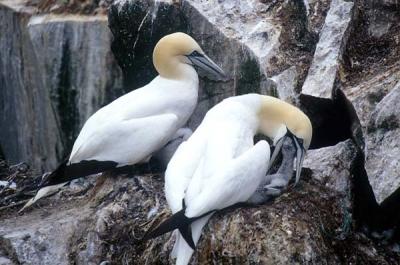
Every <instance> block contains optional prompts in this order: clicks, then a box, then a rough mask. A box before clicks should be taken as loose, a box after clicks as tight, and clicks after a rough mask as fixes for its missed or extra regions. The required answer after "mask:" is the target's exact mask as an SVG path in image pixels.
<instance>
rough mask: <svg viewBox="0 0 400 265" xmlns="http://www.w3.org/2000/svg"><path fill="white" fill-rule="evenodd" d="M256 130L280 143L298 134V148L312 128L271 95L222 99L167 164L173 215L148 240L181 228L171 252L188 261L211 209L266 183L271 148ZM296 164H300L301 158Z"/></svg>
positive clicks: (167, 188) (168, 196) (307, 139)
mask: <svg viewBox="0 0 400 265" xmlns="http://www.w3.org/2000/svg"><path fill="white" fill-rule="evenodd" d="M257 133H261V134H264V135H266V136H268V137H270V138H271V139H274V142H275V144H277V145H280V146H282V145H281V144H280V142H283V140H281V139H285V136H286V135H288V136H289V137H290V138H291V139H296V148H299V149H301V150H307V149H308V147H309V144H310V141H311V135H312V128H311V123H310V121H309V119H308V117H307V116H306V115H305V114H304V113H303V112H301V111H300V110H299V109H298V108H296V107H294V106H292V105H290V104H288V103H286V102H284V101H282V100H279V99H276V98H273V97H270V96H263V95H259V94H247V95H242V96H236V97H231V98H228V99H225V100H223V101H222V102H221V103H219V104H217V105H216V106H215V107H213V108H212V109H210V110H209V111H208V112H207V114H206V116H205V118H204V120H203V121H202V123H201V124H200V126H199V127H198V128H197V130H196V131H195V132H194V133H193V135H192V136H191V137H190V138H189V139H188V140H187V141H186V142H184V143H182V144H181V145H180V147H179V148H178V150H177V151H176V153H175V154H174V156H173V157H172V159H171V161H170V163H169V164H168V167H167V170H166V173H165V195H166V199H167V202H168V205H169V207H170V208H171V210H172V213H173V216H172V217H170V218H169V219H167V220H166V221H165V222H163V223H162V224H161V225H160V226H158V227H157V228H156V229H155V230H153V231H151V232H148V233H147V234H146V235H145V236H144V240H147V239H149V238H153V237H157V236H159V235H161V234H163V233H166V232H169V231H172V230H174V229H178V231H179V232H175V233H176V235H177V239H176V242H175V245H174V248H173V251H172V254H171V256H173V257H176V258H177V261H176V264H187V263H188V262H189V260H190V257H191V255H192V253H193V250H194V248H195V245H196V244H197V242H198V240H199V238H200V234H201V230H202V228H203V226H204V225H205V224H206V223H207V221H208V220H209V218H210V217H211V215H212V214H213V213H214V212H215V211H218V210H221V209H224V208H226V207H229V206H232V205H234V204H236V203H240V202H245V201H247V200H248V199H249V198H250V197H251V196H252V195H253V194H254V192H255V191H256V189H257V187H259V185H260V184H263V183H265V182H264V180H263V179H264V178H265V175H266V173H267V170H268V167H269V162H270V161H269V160H270V159H269V155H270V150H269V145H268V143H267V142H265V141H259V142H258V143H256V144H255V145H254V143H253V138H254V136H255V134H257ZM297 145H298V146H297ZM278 147H279V146H277V148H278ZM277 148H275V150H277ZM277 152H278V151H277ZM298 153H299V152H298ZM303 155H304V152H303V151H300V155H299V156H297V158H296V159H298V160H300V161H302V156H303ZM297 166H298V167H299V166H300V168H301V162H300V163H297ZM297 171H300V169H299V168H297Z"/></svg>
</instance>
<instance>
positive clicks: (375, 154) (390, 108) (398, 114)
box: [366, 82, 400, 202]
mask: <svg viewBox="0 0 400 265" xmlns="http://www.w3.org/2000/svg"><path fill="white" fill-rule="evenodd" d="M399 102H400V82H398V83H397V85H396V86H395V88H393V89H392V90H391V91H390V93H388V94H387V95H386V96H385V97H384V98H383V99H382V100H381V101H380V102H379V103H378V104H377V105H376V107H375V109H374V111H373V112H372V113H371V120H370V124H369V126H368V137H367V159H366V170H367V172H368V177H369V180H370V183H371V185H372V187H373V189H374V192H375V195H376V198H377V200H378V202H381V201H383V200H384V199H385V198H386V197H388V196H389V195H390V194H391V193H392V192H394V191H395V190H396V189H397V188H398V187H399V186H400V160H399V157H400V143H399V135H400V109H399V107H398V104H399Z"/></svg>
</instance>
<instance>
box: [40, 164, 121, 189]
mask: <svg viewBox="0 0 400 265" xmlns="http://www.w3.org/2000/svg"><path fill="white" fill-rule="evenodd" d="M67 163H68V160H65V161H64V162H62V163H61V164H60V165H59V166H58V168H57V169H56V170H54V171H53V172H52V173H51V174H49V175H47V176H44V177H43V179H42V181H41V183H40V185H39V186H40V187H41V188H43V187H46V186H52V185H57V184H61V183H64V182H68V181H71V180H74V179H77V178H81V177H85V176H88V175H92V174H97V173H100V172H103V171H107V170H111V169H114V168H116V167H117V165H118V163H117V162H114V161H97V160H83V161H81V162H79V163H73V164H69V165H68V164H67Z"/></svg>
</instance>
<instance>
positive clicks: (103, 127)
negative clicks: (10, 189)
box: [26, 32, 224, 206]
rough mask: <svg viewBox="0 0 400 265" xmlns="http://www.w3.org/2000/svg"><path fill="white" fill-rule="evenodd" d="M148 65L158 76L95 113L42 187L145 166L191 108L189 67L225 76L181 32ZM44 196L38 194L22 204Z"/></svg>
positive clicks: (194, 92)
mask: <svg viewBox="0 0 400 265" xmlns="http://www.w3.org/2000/svg"><path fill="white" fill-rule="evenodd" d="M153 64H154V67H155V68H156V70H157V72H158V73H159V75H158V76H157V77H156V78H154V79H153V80H152V81H151V82H150V83H149V84H147V85H146V86H144V87H141V88H139V89H136V90H134V91H132V92H130V93H128V94H126V95H124V96H122V97H120V98H118V99H116V100H114V101H113V102H111V103H110V104H108V105H107V106H105V107H103V108H101V109H99V110H98V111H97V112H96V113H94V114H93V115H92V116H91V117H90V118H89V119H88V120H87V121H86V123H85V124H84V126H83V128H82V130H81V131H80V133H79V135H78V138H77V139H76V141H75V143H74V145H73V148H72V152H71V154H70V157H69V159H68V160H67V161H65V162H64V163H62V164H61V165H60V166H59V167H58V168H57V169H56V170H55V171H54V172H52V173H51V174H49V175H47V176H45V177H43V179H42V182H41V184H40V187H41V188H42V187H46V186H53V185H58V184H61V183H64V182H67V181H70V180H72V179H75V178H79V177H83V176H87V175H90V174H95V173H99V172H103V171H106V170H110V169H113V168H116V167H122V166H126V165H134V164H137V163H142V162H147V161H148V160H149V159H150V157H151V156H152V154H153V153H154V152H155V151H157V150H159V149H160V148H161V147H163V146H164V145H165V144H166V143H167V142H168V141H170V140H171V139H172V138H174V134H175V133H176V132H177V130H178V129H179V128H181V127H182V126H183V125H185V123H186V122H187V120H188V119H189V117H190V116H191V114H192V112H193V110H194V108H195V107H196V104H197V96H198V88H199V79H198V75H197V72H196V70H195V68H194V66H197V67H199V68H201V69H203V70H205V71H207V72H209V73H211V74H213V75H215V76H217V77H219V78H223V77H224V72H223V71H222V70H221V68H220V67H219V66H217V65H216V64H215V63H214V62H213V61H212V60H211V59H210V58H209V57H207V55H205V53H204V52H203V50H202V49H201V48H200V46H199V45H198V44H197V42H196V41H195V40H194V39H193V38H192V37H190V36H189V35H187V34H185V33H180V32H178V33H173V34H170V35H167V36H165V37H163V38H162V39H160V40H159V41H158V43H157V44H156V46H155V48H154V52H153ZM39 195H40V196H39ZM43 196H45V194H44V193H43V192H38V193H37V196H35V198H33V199H32V200H31V201H29V202H28V203H27V205H26V206H29V205H31V204H32V203H34V202H35V201H36V200H38V199H39V198H41V197H43Z"/></svg>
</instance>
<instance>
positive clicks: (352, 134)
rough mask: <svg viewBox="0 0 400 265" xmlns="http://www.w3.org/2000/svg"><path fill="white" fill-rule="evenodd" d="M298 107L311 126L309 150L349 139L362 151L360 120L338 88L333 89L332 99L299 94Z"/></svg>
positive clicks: (362, 141) (362, 140) (362, 139)
mask: <svg viewBox="0 0 400 265" xmlns="http://www.w3.org/2000/svg"><path fill="white" fill-rule="evenodd" d="M300 105H301V109H302V110H303V111H304V112H305V113H306V114H307V115H308V117H310V120H311V123H312V125H313V137H312V141H311V145H310V149H318V148H321V147H327V146H333V145H335V144H337V143H339V142H342V141H345V140H347V139H349V138H352V139H353V140H354V141H355V142H356V146H357V148H361V149H362V150H363V149H364V145H365V144H364V138H363V135H362V131H361V125H360V120H359V119H358V116H357V114H356V112H355V109H354V107H353V105H352V104H351V102H350V101H349V100H348V99H347V98H346V96H345V95H344V93H343V92H342V91H341V90H340V89H339V88H336V89H333V92H332V99H325V98H317V97H313V96H309V95H303V94H301V95H300Z"/></svg>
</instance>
